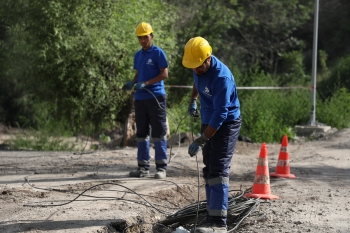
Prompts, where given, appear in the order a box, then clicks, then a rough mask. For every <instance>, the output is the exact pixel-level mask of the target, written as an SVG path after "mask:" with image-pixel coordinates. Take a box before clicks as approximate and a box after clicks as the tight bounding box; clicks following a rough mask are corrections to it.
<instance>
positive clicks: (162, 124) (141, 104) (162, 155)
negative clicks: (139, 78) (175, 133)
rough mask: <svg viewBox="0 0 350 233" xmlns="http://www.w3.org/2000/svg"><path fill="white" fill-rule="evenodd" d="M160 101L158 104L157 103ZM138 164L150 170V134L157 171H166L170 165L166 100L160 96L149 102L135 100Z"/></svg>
mask: <svg viewBox="0 0 350 233" xmlns="http://www.w3.org/2000/svg"><path fill="white" fill-rule="evenodd" d="M157 101H158V102H157ZM134 105H135V119H136V138H137V148H138V150H137V163H138V167H143V168H145V169H146V170H149V168H150V137H149V136H150V132H151V134H152V135H151V136H152V141H153V143H154V150H155V163H156V169H157V170H159V169H164V170H166V168H167V164H168V155H167V138H166V131H167V128H166V111H165V110H166V98H165V96H158V97H157V100H156V99H155V98H152V99H148V100H135V101H134Z"/></svg>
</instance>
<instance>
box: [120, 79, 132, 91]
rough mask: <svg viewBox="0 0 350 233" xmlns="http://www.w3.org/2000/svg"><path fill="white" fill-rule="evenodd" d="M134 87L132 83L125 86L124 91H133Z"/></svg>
mask: <svg viewBox="0 0 350 233" xmlns="http://www.w3.org/2000/svg"><path fill="white" fill-rule="evenodd" d="M133 86H134V82H133V81H130V82H127V83H125V84H124V86H123V87H122V90H124V91H130V90H131V89H132V87H133Z"/></svg>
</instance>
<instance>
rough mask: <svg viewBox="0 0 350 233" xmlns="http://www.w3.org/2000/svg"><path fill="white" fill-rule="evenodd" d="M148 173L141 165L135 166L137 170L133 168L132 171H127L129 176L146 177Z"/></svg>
mask: <svg viewBox="0 0 350 233" xmlns="http://www.w3.org/2000/svg"><path fill="white" fill-rule="evenodd" d="M149 175H150V174H149V170H146V169H145V168H143V167H139V168H137V170H134V171H131V172H130V173H129V176H130V177H138V178H140V177H148V176H149Z"/></svg>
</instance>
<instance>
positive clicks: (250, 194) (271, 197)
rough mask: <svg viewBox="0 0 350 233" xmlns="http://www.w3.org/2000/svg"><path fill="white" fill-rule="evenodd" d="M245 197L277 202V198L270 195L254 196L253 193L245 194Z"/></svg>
mask: <svg viewBox="0 0 350 233" xmlns="http://www.w3.org/2000/svg"><path fill="white" fill-rule="evenodd" d="M245 197H248V198H260V199H269V200H277V199H278V198H279V197H278V196H276V195H272V194H254V193H247V194H246V195H245Z"/></svg>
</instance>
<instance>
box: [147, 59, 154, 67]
mask: <svg viewBox="0 0 350 233" xmlns="http://www.w3.org/2000/svg"><path fill="white" fill-rule="evenodd" d="M146 65H151V66H153V62H152V59H151V58H150V59H148V61H147V63H146Z"/></svg>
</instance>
